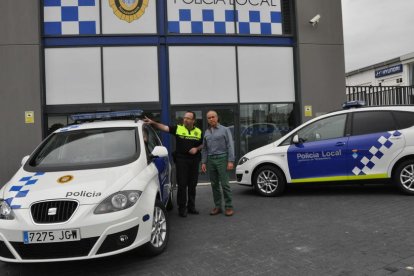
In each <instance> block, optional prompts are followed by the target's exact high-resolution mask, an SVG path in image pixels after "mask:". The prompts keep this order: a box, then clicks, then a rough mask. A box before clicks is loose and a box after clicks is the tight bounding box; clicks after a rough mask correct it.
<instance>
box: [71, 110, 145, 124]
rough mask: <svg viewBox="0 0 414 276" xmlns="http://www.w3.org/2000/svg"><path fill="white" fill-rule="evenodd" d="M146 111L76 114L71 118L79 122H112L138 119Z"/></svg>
mask: <svg viewBox="0 0 414 276" xmlns="http://www.w3.org/2000/svg"><path fill="white" fill-rule="evenodd" d="M142 113H144V111H142V110H140V109H136V110H125V111H112V112H98V113H84V114H74V115H71V116H70V118H71V119H72V120H73V121H75V122H77V121H94V120H110V119H116V118H118V119H120V118H137V117H139V116H141V115H142Z"/></svg>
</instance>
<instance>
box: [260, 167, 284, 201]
mask: <svg viewBox="0 0 414 276" xmlns="http://www.w3.org/2000/svg"><path fill="white" fill-rule="evenodd" d="M253 186H254V188H255V190H256V192H257V193H258V194H260V195H262V196H280V195H281V194H282V193H283V191H284V190H285V186H286V180H285V177H284V175H283V173H282V172H281V171H280V170H279V169H278V168H276V167H275V166H270V165H265V166H263V167H260V168H259V169H258V170H257V171H256V172H255V173H254V175H253Z"/></svg>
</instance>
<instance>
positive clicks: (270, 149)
mask: <svg viewBox="0 0 414 276" xmlns="http://www.w3.org/2000/svg"><path fill="white" fill-rule="evenodd" d="M276 142H277V141H276ZM276 142H274V143H271V144H268V145H265V146H263V147H260V148H257V149H255V150H252V151H250V152H248V153H246V154H245V155H244V156H245V157H247V158H249V159H252V158H255V157H257V156H262V155H265V154H271V153H276V152H277V151H278V149H277V146H276V145H277V143H276Z"/></svg>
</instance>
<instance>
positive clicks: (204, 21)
mask: <svg viewBox="0 0 414 276" xmlns="http://www.w3.org/2000/svg"><path fill="white" fill-rule="evenodd" d="M167 6H168V32H169V33H177V34H241V35H281V34H283V31H282V13H281V8H280V0H168V1H167Z"/></svg>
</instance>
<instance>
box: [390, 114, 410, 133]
mask: <svg viewBox="0 0 414 276" xmlns="http://www.w3.org/2000/svg"><path fill="white" fill-rule="evenodd" d="M393 113H394V116H395V119H396V120H397V124H398V128H399V129H404V128H409V127H412V126H414V112H406V111H394V112H393Z"/></svg>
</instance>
